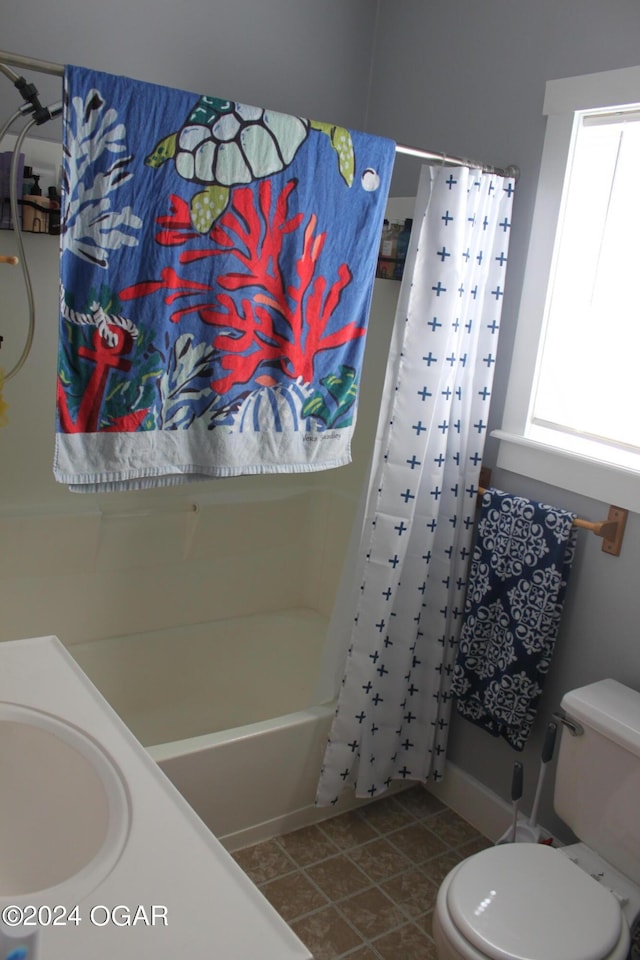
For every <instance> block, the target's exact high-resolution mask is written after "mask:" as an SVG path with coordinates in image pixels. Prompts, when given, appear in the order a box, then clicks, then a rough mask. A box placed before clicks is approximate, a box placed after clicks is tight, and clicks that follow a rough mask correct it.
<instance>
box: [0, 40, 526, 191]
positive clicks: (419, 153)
mask: <svg viewBox="0 0 640 960" xmlns="http://www.w3.org/2000/svg"><path fill="white" fill-rule="evenodd" d="M9 67H25V68H26V69H28V70H36V71H37V72H38V73H49V74H52V75H53V76H55V77H62V76H64V67H63V66H62V64H60V63H52V62H51V61H49V60H36V59H34V58H33V57H23V56H21V55H20V54H19V53H7V52H6V51H4V50H0V71H1V72H2V73H4V74H5V75H6V76H8V77H9V79H11V80H13V81H15V80H16V79H17V77H16V75H15V74H14V73H13V71H12V70H11V69H9ZM396 153H401V154H404V155H405V156H409V157H419V158H420V159H422V160H435V161H437V162H439V163H441V164H445V165H449V166H451V165H453V166H461V167H480V168H481V169H482V170H483V171H484V172H485V173H495V174H498V175H499V176H501V177H513V178H515V179H516V180H517V178H518V174H519V172H520V171H519V170H518V167H516V166H513V165H511V166H508V167H505V168H504V169H502V168H500V167H494V166H491V165H490V164H486V163H475V162H474V161H472V160H464V159H462V158H460V157H450V156H448V155H447V154H446V153H433V152H432V151H430V150H421V149H419V148H418V147H408V146H404V145H403V144H400V143H398V144H396Z"/></svg>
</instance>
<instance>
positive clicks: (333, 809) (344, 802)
mask: <svg viewBox="0 0 640 960" xmlns="http://www.w3.org/2000/svg"><path fill="white" fill-rule="evenodd" d="M411 786H415V784H407V783H404V782H402V781H398V783H393V784H391V786H390V788H389V790H388V791H387V793H385V796H391V795H393V794H394V793H400V792H402V791H403V790H407V789H409V788H410V787H411ZM371 802H372V801H371V800H369V799H361V798H358V797H356V796H355V795H354V794H353V793H350V792H345V793H344V794H343V795H342V797H341V798H340V800H339V801H338V803H337V804H336V805H335V806H330V807H316V806H315V805H313V804H309V805H308V806H306V807H301V808H299V809H298V810H292V811H291V812H290V813H286V814H284V815H283V816H281V817H274V818H273V819H272V820H265V821H264V822H263V823H257V824H255V825H253V826H251V827H247V828H246V829H244V830H237V831H236V832H235V833H228V834H227V835H226V836H222V837H218V838H217V839H218V840H219V841H220V843H221V844H222V845H223V847H225V849H226V850H228V851H229V852H230V853H233V851H235V850H242V849H244V847H251V846H253V845H254V844H255V843H262V842H263V841H264V840H270V839H271V838H272V837H279V836H281V835H282V834H284V833H291V831H292V830H301V829H302V827H309V826H311V825H312V824H314V823H320V822H321V821H322V820H328V819H329V818H330V817H336V816H338V814H340V813H346V812H347V811H348V810H355V809H356V808H357V807H363V806H365V805H366V804H368V803H371ZM373 802H374V803H375V801H373Z"/></svg>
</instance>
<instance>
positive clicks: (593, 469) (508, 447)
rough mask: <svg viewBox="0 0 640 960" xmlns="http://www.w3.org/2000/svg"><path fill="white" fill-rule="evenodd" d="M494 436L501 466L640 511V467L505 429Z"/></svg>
mask: <svg viewBox="0 0 640 960" xmlns="http://www.w3.org/2000/svg"><path fill="white" fill-rule="evenodd" d="M491 436H492V437H495V438H496V439H497V440H498V441H499V448H498V461H497V465H498V467H500V469H502V470H509V471H510V472H511V473H518V474H520V475H521V476H524V477H531V478H532V479H534V480H540V481H542V482H543V483H548V484H551V485H552V486H554V487H559V488H560V489H562V490H571V491H572V492H573V493H578V494H580V495H582V496H585V497H590V498H591V499H593V500H599V501H601V502H602V503H608V504H613V505H615V506H617V507H624V508H625V509H626V510H630V511H632V512H634V513H640V469H638V470H636V469H631V468H629V467H624V466H619V465H616V464H611V463H608V462H605V461H602V460H598V459H596V458H595V457H589V456H586V455H584V454H579V453H576V452H573V451H569V450H561V449H560V448H558V447H554V446H551V445H549V444H547V443H542V442H541V441H539V440H531V439H529V438H528V437H523V436H520V435H518V434H514V433H507V432H506V431H504V430H494V431H493V432H492V434H491Z"/></svg>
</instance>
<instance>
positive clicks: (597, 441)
mask: <svg viewBox="0 0 640 960" xmlns="http://www.w3.org/2000/svg"><path fill="white" fill-rule="evenodd" d="M544 110H545V113H546V114H547V132H546V136H545V145H544V152H543V159H542V165H541V169H540V179H539V184H538V194H537V198H536V207H535V212H534V219H533V225H532V232H531V241H530V247H529V253H528V257H527V265H526V272H525V280H524V285H523V291H522V300H521V304H520V313H519V317H518V331H517V337H516V343H515V349H514V357H513V362H512V369H511V374H510V380H509V389H508V393H507V399H506V404H505V414H504V420H503V425H502V429H501V430H498V431H495V434H494V435H495V436H497V437H498V438H499V440H500V449H499V455H498V465H499V466H500V467H503V468H505V469H508V470H512V471H514V472H516V473H521V474H524V475H526V476H532V477H535V478H536V479H539V480H543V481H545V482H547V483H551V484H553V485H554V486H559V487H562V488H563V489H568V490H573V491H575V492H577V493H581V494H584V495H586V496H591V497H594V498H596V499H599V500H603V501H605V502H609V503H615V504H616V505H618V506H623V507H627V508H628V509H631V510H635V511H637V512H640V284H639V282H638V281H639V280H640V68H635V67H634V68H629V69H625V70H615V71H611V72H608V73H603V74H590V75H588V76H585V77H572V78H569V79H566V80H554V81H551V82H549V83H548V84H547V88H546V97H545V106H544Z"/></svg>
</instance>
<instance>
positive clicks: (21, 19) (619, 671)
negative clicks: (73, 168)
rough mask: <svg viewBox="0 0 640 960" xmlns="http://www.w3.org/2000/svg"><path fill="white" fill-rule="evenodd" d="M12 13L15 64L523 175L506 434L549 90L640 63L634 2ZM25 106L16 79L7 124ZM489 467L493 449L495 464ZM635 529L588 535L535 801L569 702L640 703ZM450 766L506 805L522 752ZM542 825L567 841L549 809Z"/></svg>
mask: <svg viewBox="0 0 640 960" xmlns="http://www.w3.org/2000/svg"><path fill="white" fill-rule="evenodd" d="M3 14H4V16H3V31H2V39H1V41H0V44H1V46H2V47H3V48H4V49H6V50H11V51H13V52H16V53H21V54H25V55H29V56H34V57H39V58H42V59H48V60H53V61H57V62H61V63H64V62H72V63H77V64H80V65H85V66H94V67H96V68H98V69H104V70H107V71H110V72H115V73H124V74H127V75H129V76H133V77H136V78H139V79H143V80H149V81H153V82H157V83H165V84H168V85H175V86H180V87H183V88H185V89H192V90H194V91H202V92H204V91H207V92H211V93H215V94H218V95H220V96H229V97H232V98H234V99H238V100H244V101H245V102H249V103H258V104H262V105H267V106H271V107H273V108H274V109H281V110H284V111H287V112H298V113H301V114H304V115H306V116H311V117H314V118H317V119H327V120H333V121H336V122H339V123H343V124H345V125H350V126H355V127H361V128H364V129H367V130H369V131H370V132H373V133H380V134H384V135H388V136H391V137H393V138H394V139H396V140H397V141H399V142H404V143H409V144H414V145H416V146H424V147H427V148H429V149H433V150H442V151H447V152H449V153H452V154H457V155H461V156H467V157H471V158H473V159H481V160H487V161H491V162H494V163H496V164H506V163H516V164H518V166H519V167H520V169H521V178H520V181H519V183H518V189H517V194H516V203H515V207H514V216H513V221H514V225H513V231H512V240H511V256H510V266H509V278H508V288H507V295H506V297H505V302H504V314H503V329H502V336H501V347H500V352H499V358H498V365H497V370H496V385H495V392H494V404H493V408H492V425H493V426H497V425H499V423H500V420H501V412H502V405H503V402H504V392H505V385H506V378H507V375H508V368H509V359H510V354H511V349H512V344H513V336H514V330H515V322H516V317H517V311H518V301H519V294H520V287H521V283H522V274H523V268H524V260H525V255H526V248H527V240H528V233H529V229H530V221H531V214H532V207H533V200H534V195H535V186H536V176H537V171H538V167H539V162H540V156H541V151H542V143H543V137H544V120H543V117H542V114H541V108H542V101H543V96H544V84H545V81H546V80H548V79H553V78H558V77H564V76H571V75H575V74H581V73H590V72H595V71H599V70H606V69H613V68H617V67H623V66H631V65H635V64H636V63H637V62H638V60H639V58H640V53H639V51H640V5H638V3H637V2H636V0H535V3H527V2H525V0H483V2H479V0H446V2H442V0H437V2H428V0H379V2H377V3H374V2H373V0H233V3H231V2H223V0H208V2H207V0H182V2H181V3H179V4H176V3H175V0H171V2H169V0H110V2H109V3H107V4H105V3H98V2H96V0H55V2H54V0H5V3H4V5H3ZM38 85H39V87H40V89H41V90H42V92H43V98H44V99H47V100H54V99H57V98H58V97H59V83H57V82H56V81H48V80H46V79H42V80H40V78H39V79H38ZM16 102H17V101H16V97H15V95H14V92H13V91H12V89H11V87H10V85H9V84H8V83H4V82H3V83H2V85H1V86H0V115H5V114H7V113H8V112H9V111H10V109H13V108H14V105H15V104H16ZM417 179H418V163H417V162H415V161H409V160H399V161H398V163H397V166H396V174H395V177H394V186H393V191H392V192H393V193H394V194H395V195H408V194H409V195H410V194H413V193H414V192H415V188H416V184H417ZM52 362H53V358H52ZM0 443H2V435H1V434H0ZM3 455H4V454H3ZM494 456H495V444H493V443H492V442H490V444H489V447H488V459H489V461H491V460H492V459H493V458H494ZM494 482H495V483H497V484H498V485H500V486H502V487H504V488H505V489H509V490H513V492H516V493H522V494H524V495H531V496H536V497H539V498H541V499H547V500H551V501H553V502H555V503H557V504H558V505H559V506H566V507H570V508H572V509H575V510H577V511H578V512H579V513H581V514H582V515H583V516H587V517H590V518H592V519H599V518H601V517H603V516H604V515H605V514H606V505H603V504H600V503H593V502H590V501H586V500H584V499H580V498H576V497H575V496H573V495H570V494H568V493H566V492H564V491H561V490H554V489H549V488H544V487H541V486H540V485H539V484H535V483H534V482H533V481H531V480H528V479H526V478H522V477H516V476H507V475H502V476H500V475H499V474H496V475H494ZM627 530H628V532H627V537H626V541H625V544H624V547H623V554H622V556H621V557H620V558H619V559H612V558H610V557H608V556H606V555H604V554H602V553H601V552H600V542H599V541H598V540H597V539H596V538H595V537H593V536H591V535H589V534H581V536H580V548H579V552H578V557H577V561H576V566H575V569H574V572H573V580H572V584H571V588H570V591H569V596H568V600H567V608H566V616H565V620H564V626H563V630H562V635H561V637H560V640H559V643H558V647H557V652H556V657H555V660H554V663H553V665H552V671H551V675H550V677H549V681H548V684H547V690H546V695H545V699H544V703H543V707H542V711H541V719H540V724H539V728H538V729H537V730H536V733H535V735H534V737H533V738H532V743H531V747H530V748H529V749H528V750H527V751H526V752H525V756H524V762H525V777H526V781H527V794H528V797H529V799H530V797H531V794H532V788H533V780H534V772H535V764H536V755H537V751H538V749H539V744H540V733H541V730H542V729H543V728H544V724H545V722H546V720H547V719H548V716H549V713H550V712H551V710H552V709H554V708H555V707H556V706H557V704H558V702H559V699H560V696H561V694H562V692H563V691H564V690H566V689H569V688H571V687H573V686H576V685H579V684H582V683H585V682H589V681H591V680H595V679H598V678H601V677H603V676H607V675H608V676H614V677H616V678H618V679H620V680H623V681H624V682H627V683H629V684H630V685H632V686H636V687H637V688H639V689H640V651H639V650H638V646H639V643H638V635H637V633H638V631H637V622H638V619H639V618H638V614H639V612H640V611H639V600H638V595H639V591H638V585H637V579H638V575H637V570H638V569H639V560H640V556H639V554H640V537H639V532H640V519H639V518H638V516H632V517H630V522H629V525H628V528H627ZM451 756H452V759H453V760H454V761H455V762H456V763H457V764H459V765H460V766H461V767H463V768H464V769H465V770H467V771H468V772H469V773H471V774H472V775H474V776H475V777H477V778H478V779H480V780H481V781H483V782H484V783H486V784H487V785H488V786H489V787H491V788H492V789H494V790H496V791H497V792H498V793H500V794H502V795H503V796H505V797H506V796H507V795H508V790H509V778H510V770H511V763H512V762H513V760H514V759H515V755H514V754H513V752H512V751H511V750H510V749H509V748H508V747H507V746H506V745H505V744H503V743H501V742H498V741H494V740H492V739H491V738H490V737H488V736H487V735H485V734H483V733H482V732H480V731H478V730H476V729H475V728H473V727H471V726H470V725H469V724H466V723H465V722H463V721H459V722H457V723H456V724H455V725H454V730H453V733H452V739H451ZM545 819H546V821H547V823H548V825H549V826H551V827H552V828H554V827H555V828H556V829H557V824H556V823H555V822H554V820H553V817H552V815H551V813H550V811H549V798H548V797H547V799H546V806H545Z"/></svg>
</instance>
